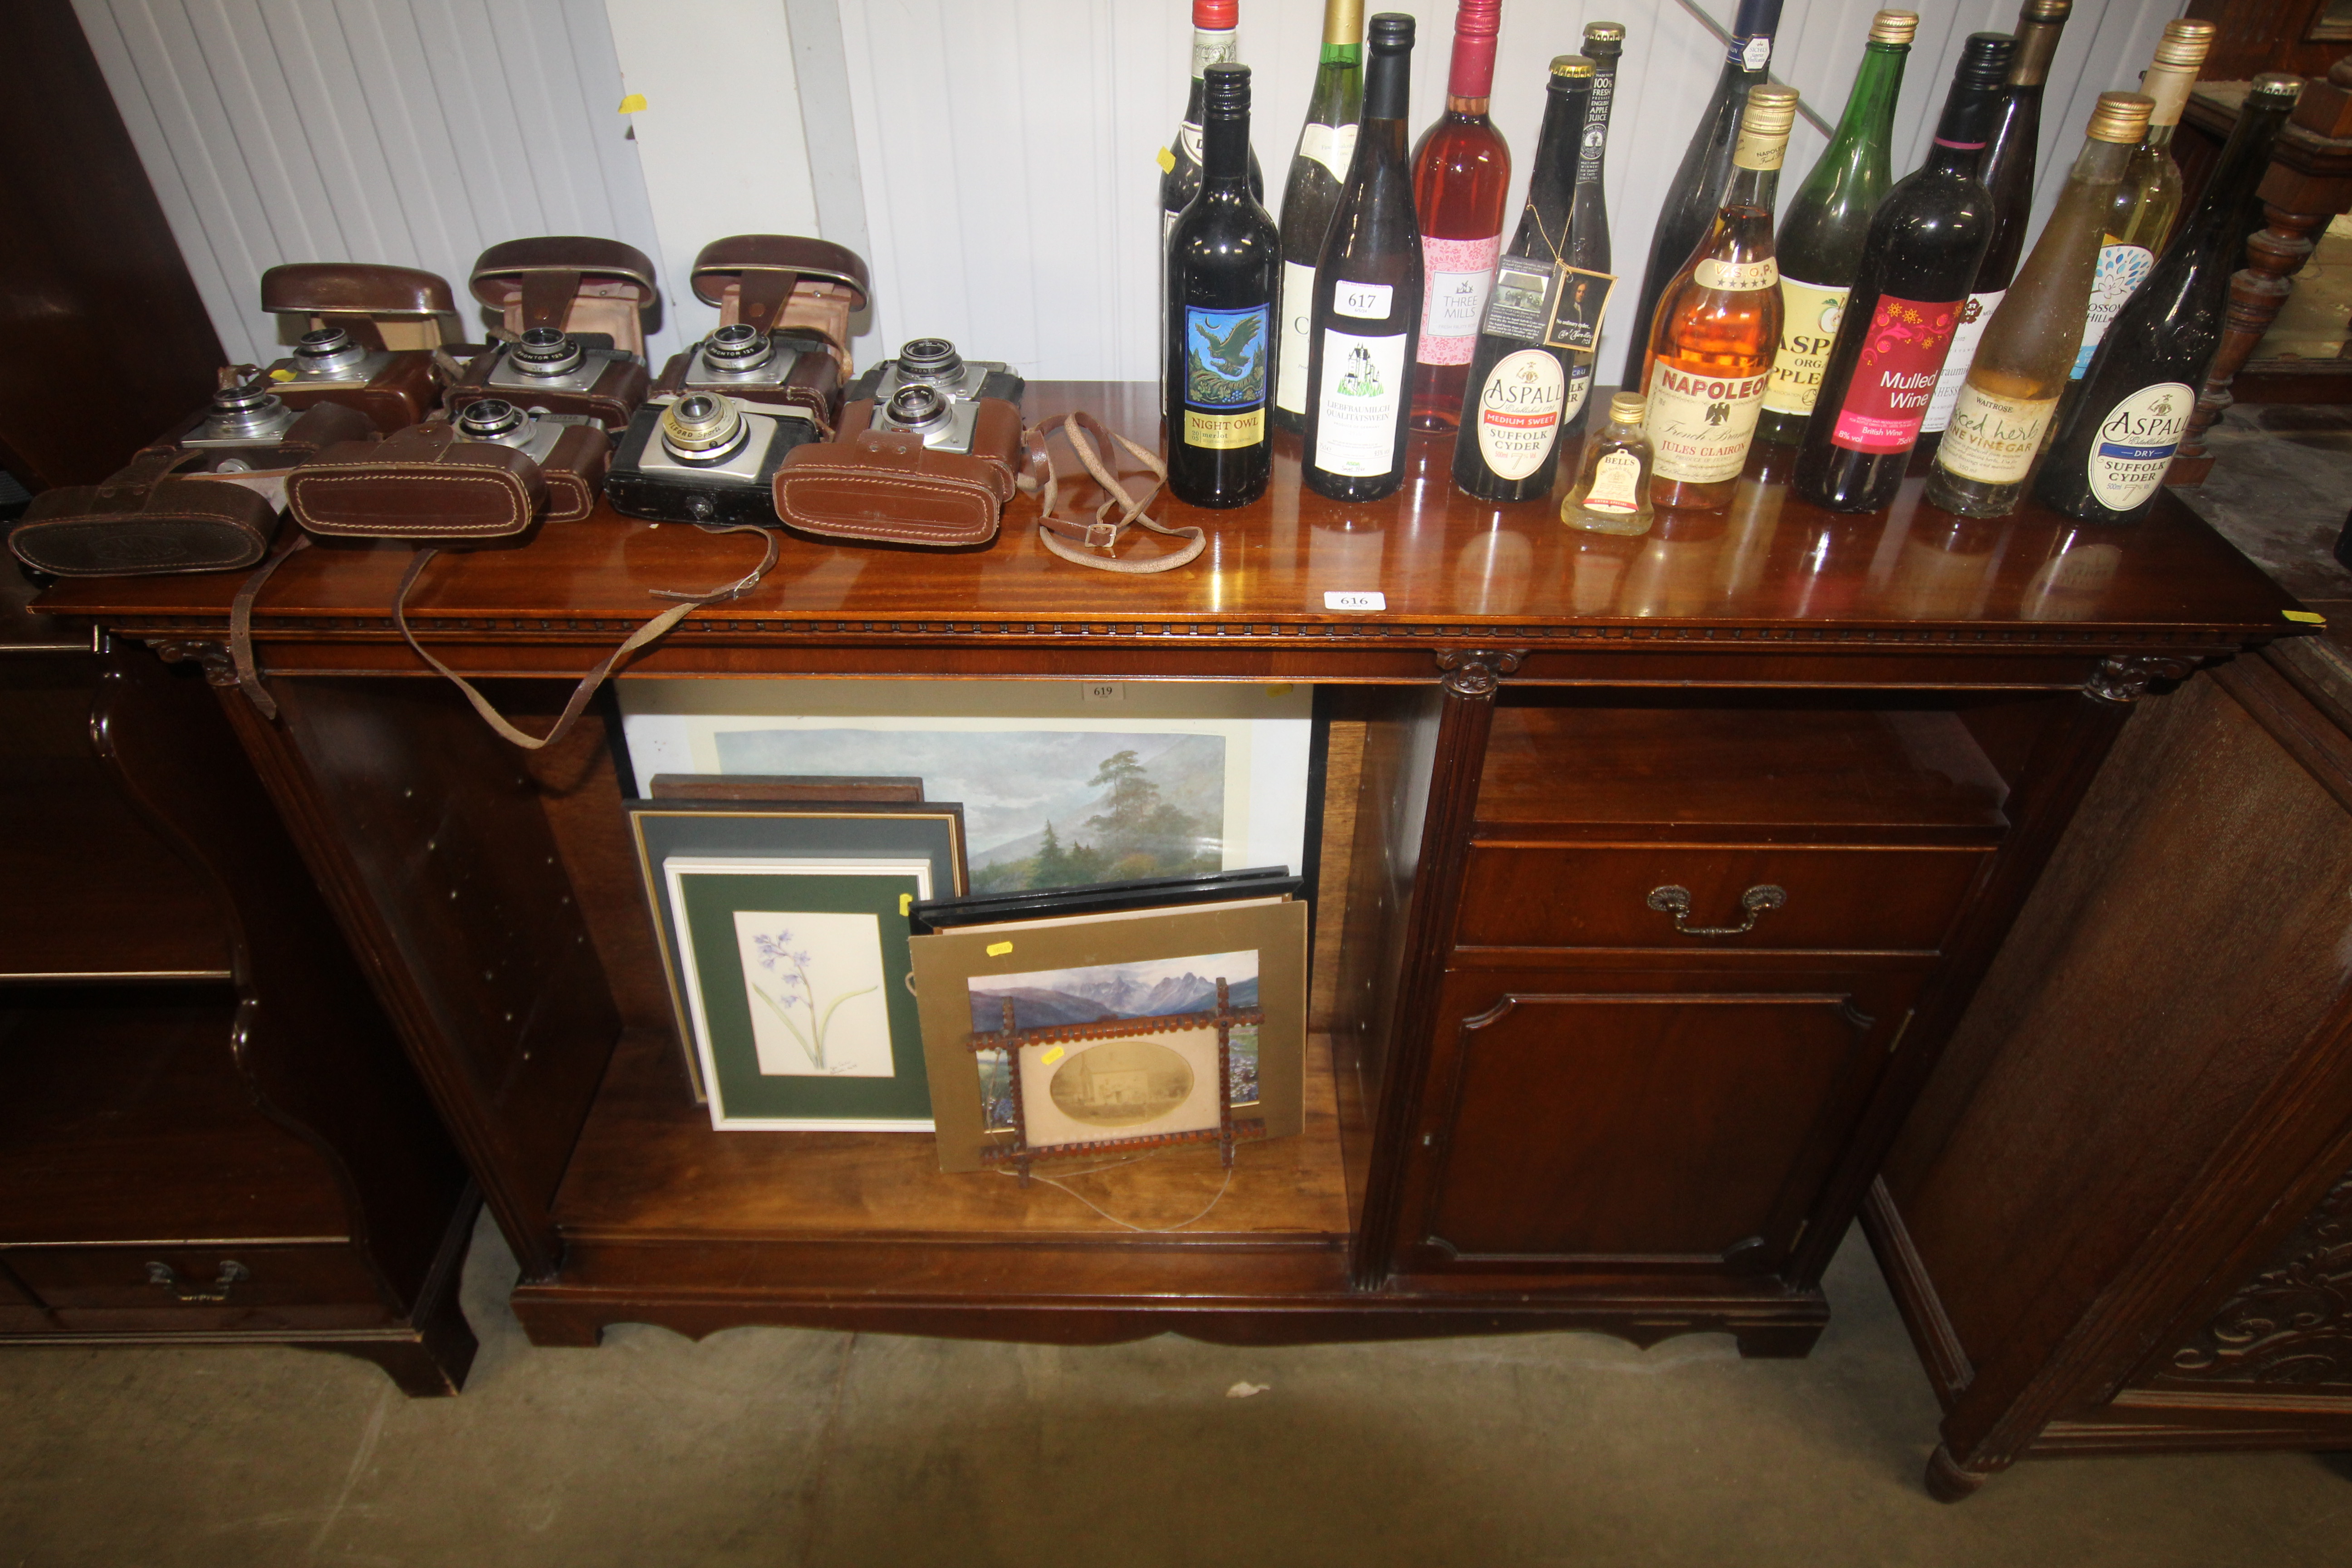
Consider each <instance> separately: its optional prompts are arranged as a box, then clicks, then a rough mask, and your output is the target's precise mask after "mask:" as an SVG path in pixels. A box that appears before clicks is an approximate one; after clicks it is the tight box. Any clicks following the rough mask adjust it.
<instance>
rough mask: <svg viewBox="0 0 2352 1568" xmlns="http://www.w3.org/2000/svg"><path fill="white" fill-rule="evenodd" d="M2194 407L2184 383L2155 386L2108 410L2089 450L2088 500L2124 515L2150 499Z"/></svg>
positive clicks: (2169, 464)
mask: <svg viewBox="0 0 2352 1568" xmlns="http://www.w3.org/2000/svg"><path fill="white" fill-rule="evenodd" d="M2196 406H2197V394H2196V393H2195V392H2194V391H2192V390H2190V388H2189V384H2188V383H2186V382H2179V381H2159V382H2158V383H2157V384H2155V385H2153V386H2143V387H2141V388H2140V389H2139V390H2138V391H2137V392H2135V393H2133V394H2132V395H2130V396H2129V397H2126V398H2125V399H2124V400H2123V401H2122V402H2121V403H2118V404H2116V405H2115V407H2114V408H2112V409H2110V410H2109V411H2108V413H2107V416H2106V417H2105V419H2103V420H2101V421H2100V422H2099V438H2098V440H2097V441H2096V442H2095V443H2093V445H2092V447H2091V458H2090V465H2091V471H2090V476H2089V477H2090V480H2091V495H2092V497H2093V498H2094V499H2095V500H2097V501H2098V503H2099V504H2100V505H2101V506H2103V507H2105V508H2106V509H2107V510H2110V511H2129V510H2132V508H2134V507H2136V506H2138V505H2139V504H2140V503H2141V502H2143V501H2145V500H2147V499H2148V497H2150V496H2152V495H2154V494H2156V492H2157V490H2158V489H2159V488H2160V487H2161V486H2162V485H2163V483H2164V474H2165V470H2166V469H2168V468H2171V467H2172V454H2173V453H2174V452H2176V451H2178V450H2179V447H2180V437H2181V435H2182V433H2183V432H2185V431H2186V430H2187V429H2188V428H2189V414H2190V413H2191V412H2192V411H2193V410H2194V409H2195V408H2196Z"/></svg>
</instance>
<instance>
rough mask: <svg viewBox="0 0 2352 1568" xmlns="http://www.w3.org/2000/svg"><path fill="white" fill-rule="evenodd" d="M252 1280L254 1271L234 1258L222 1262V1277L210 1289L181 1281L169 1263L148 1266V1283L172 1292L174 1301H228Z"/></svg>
mask: <svg viewBox="0 0 2352 1568" xmlns="http://www.w3.org/2000/svg"><path fill="white" fill-rule="evenodd" d="M252 1278H253V1270H252V1269H250V1268H247V1267H246V1266H245V1265H244V1264H242V1263H239V1262H238V1261H237V1260H236V1258H226V1259H224V1260H223V1261H222V1263H221V1266H220V1276H219V1278H217V1279H215V1280H214V1281H213V1282H212V1285H211V1287H210V1288H209V1289H207V1288H206V1287H205V1286H202V1285H195V1284H191V1283H190V1282H189V1281H187V1280H185V1279H181V1278H180V1276H179V1275H178V1274H177V1273H176V1272H174V1271H173V1268H172V1266H171V1265H170V1264H168V1263H150V1264H149V1265H147V1283H148V1284H150V1285H157V1286H161V1287H162V1288H163V1289H164V1290H166V1291H168V1292H170V1294H171V1297H172V1300H174V1301H226V1300H228V1293H229V1292H230V1291H231V1290H232V1289H236V1286H237V1285H238V1284H239V1283H240V1282H241V1281H244V1280H247V1279H252Z"/></svg>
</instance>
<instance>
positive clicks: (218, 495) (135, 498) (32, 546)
mask: <svg viewBox="0 0 2352 1568" xmlns="http://www.w3.org/2000/svg"><path fill="white" fill-rule="evenodd" d="M196 460H197V459H195V458H193V457H190V456H187V455H184V454H181V453H178V452H175V451H173V450H170V449H168V448H160V449H159V448H150V449H148V450H147V451H144V452H142V453H140V454H139V456H138V457H136V458H132V459H131V464H130V466H129V467H128V468H124V469H122V471H121V472H120V473H118V474H115V475H114V476H113V477H111V478H110V479H108V480H107V481H106V482H105V483H104V484H100V485H67V486H64V487H61V488H59V489H53V490H44V491H42V492H41V493H40V494H39V495H37V496H35V497H34V498H33V502H32V504H31V505H30V506H28V507H26V509H25V514H24V516H23V517H22V518H21V519H20V520H18V521H17V523H16V529H15V531H12V532H11V533H10V534H9V535H8V548H9V550H10V551H11V552H14V554H15V555H16V559H17V560H19V561H22V562H23V563H25V564H26V565H27V566H30V567H32V568H33V569H34V570H35V571H37V572H47V573H49V574H52V575H55V576H58V577H118V576H121V577H129V576H153V575H161V574H173V573H182V572H231V571H235V570H236V569H238V568H239V567H245V566H250V565H252V564H253V563H255V562H257V561H258V560H260V559H261V557H262V554H263V552H266V551H267V550H268V548H269V544H270V541H271V540H272V539H274V538H276V537H277V533H278V509H277V508H276V507H275V506H272V505H271V504H270V503H269V502H268V500H265V499H264V498H263V497H262V496H261V495H259V494H258V493H257V492H256V491H254V490H252V489H247V488H246V487H245V486H243V485H240V484H236V483H230V482H226V481H224V480H221V479H183V478H176V477H172V474H173V468H174V465H176V464H179V463H182V462H189V463H193V462H194V461H196Z"/></svg>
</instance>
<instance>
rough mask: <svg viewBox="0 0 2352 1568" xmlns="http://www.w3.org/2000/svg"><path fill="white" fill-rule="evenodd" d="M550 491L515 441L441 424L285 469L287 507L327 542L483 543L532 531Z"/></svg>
mask: <svg viewBox="0 0 2352 1568" xmlns="http://www.w3.org/2000/svg"><path fill="white" fill-rule="evenodd" d="M584 434H586V435H587V436H588V437H590V438H591V439H596V440H601V438H602V437H600V436H599V435H598V433H597V432H594V431H587V432H584ZM549 490H550V487H549V484H548V480H547V477H546V476H545V475H544V474H542V473H541V471H540V466H539V465H538V464H537V463H534V462H532V461H531V460H530V458H528V457H526V456H524V455H523V454H522V453H520V452H519V451H517V450H515V449H514V448H513V447H501V446H499V445H497V444H496V443H494V442H489V441H461V440H458V439H457V430H456V428H455V427H454V426H449V425H446V424H442V423H439V422H435V423H432V424H425V425H412V426H409V427H408V428H407V429H405V430H403V431H401V432H399V433H398V434H397V435H393V436H387V437H384V438H383V440H381V441H346V442H344V443H342V444H341V445H340V446H335V447H328V448H327V449H326V450H325V451H323V452H321V453H320V454H319V455H318V457H317V458H313V459H312V460H311V461H310V462H308V463H305V464H304V465H303V466H302V467H300V468H297V469H295V470H294V472H293V473H291V474H290V475H289V476H287V479H286V505H287V509H288V510H290V511H291V512H293V514H294V521H297V522H299V523H300V524H301V525H302V526H303V527H304V528H305V529H307V530H309V531H310V532H312V533H314V534H317V535H319V536H320V538H324V539H400V540H407V541H409V542H415V543H430V544H441V545H460V544H482V543H488V542H496V541H500V540H509V539H518V538H520V537H521V536H523V535H525V534H528V533H530V531H532V530H533V529H534V528H536V527H537V526H538V524H539V522H540V521H541V520H542V519H543V518H544V517H545V516H546V514H547V510H548V500H549Z"/></svg>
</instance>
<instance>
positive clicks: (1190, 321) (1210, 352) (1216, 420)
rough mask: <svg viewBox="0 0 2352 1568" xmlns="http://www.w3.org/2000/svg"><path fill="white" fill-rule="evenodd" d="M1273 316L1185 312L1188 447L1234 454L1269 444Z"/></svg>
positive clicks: (1261, 310) (1248, 311)
mask: <svg viewBox="0 0 2352 1568" xmlns="http://www.w3.org/2000/svg"><path fill="white" fill-rule="evenodd" d="M1272 314H1273V312H1272V311H1271V310H1268V309H1267V308H1266V307H1265V306H1264V305H1251V306H1247V307H1245V308H1244V309H1242V310H1201V309H1199V308H1198V307H1195V306H1189V305H1188V306H1186V307H1185V309H1184V444H1185V445H1186V446H1188V447H1212V448H1217V449H1226V450H1229V449H1231V448H1233V447H1255V446H1256V445H1257V444H1258V443H1259V442H1261V441H1263V440H1265V379H1266V378H1265V372H1266V338H1267V335H1268V334H1267V328H1268V326H1269V325H1270V322H1269V320H1268V318H1269V317H1271V316H1272Z"/></svg>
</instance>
